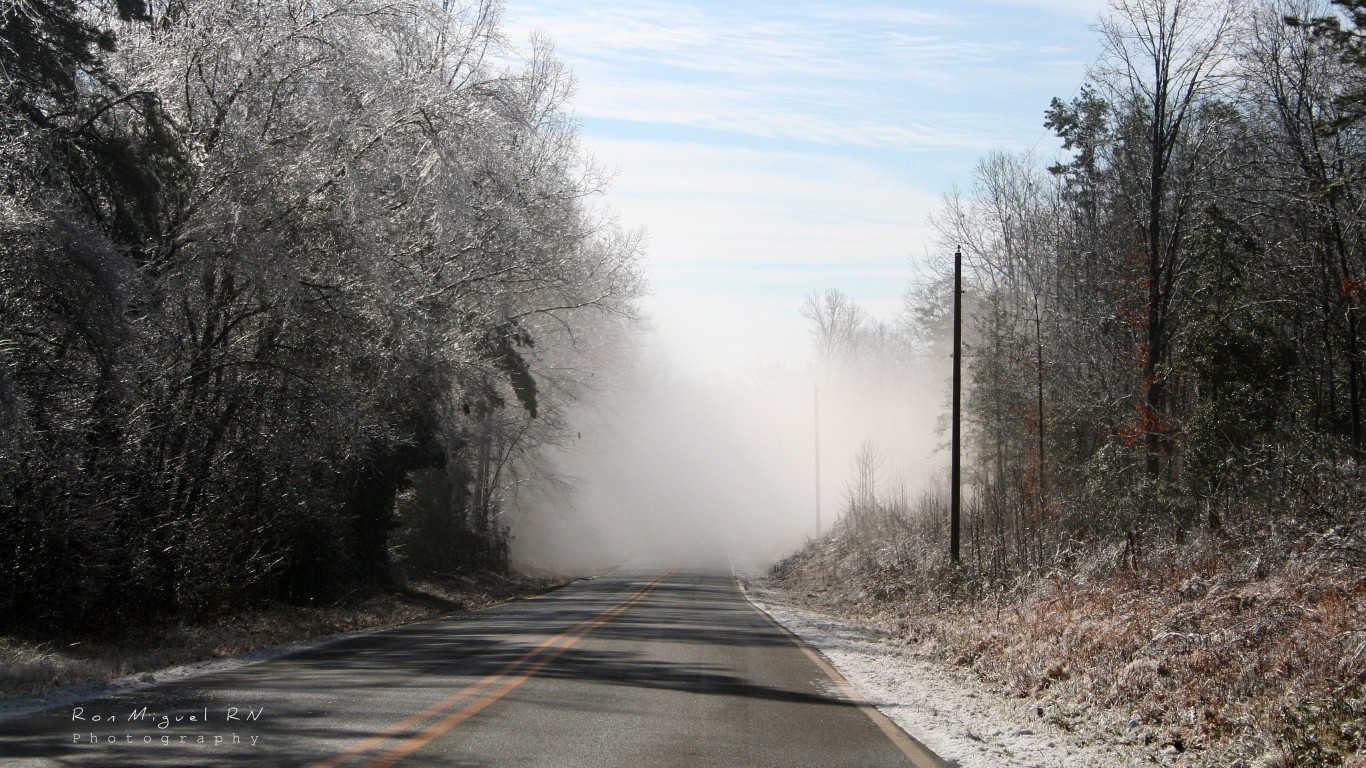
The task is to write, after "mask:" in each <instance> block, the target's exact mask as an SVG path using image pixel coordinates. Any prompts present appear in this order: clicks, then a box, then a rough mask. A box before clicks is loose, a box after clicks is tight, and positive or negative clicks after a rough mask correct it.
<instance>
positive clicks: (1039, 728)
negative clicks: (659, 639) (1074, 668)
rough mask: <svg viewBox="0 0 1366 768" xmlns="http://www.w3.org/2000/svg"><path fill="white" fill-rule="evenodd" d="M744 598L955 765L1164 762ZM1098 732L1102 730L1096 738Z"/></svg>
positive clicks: (852, 635) (758, 594)
mask: <svg viewBox="0 0 1366 768" xmlns="http://www.w3.org/2000/svg"><path fill="white" fill-rule="evenodd" d="M744 590H745V594H746V597H748V598H749V600H750V602H752V603H754V604H755V605H756V606H758V607H759V608H761V609H763V610H764V611H765V612H767V613H768V615H770V616H772V617H773V618H774V620H776V621H778V622H779V623H780V624H782V625H783V626H785V627H787V628H788V629H789V630H791V631H792V632H793V633H794V634H796V635H797V636H799V637H801V638H802V639H803V640H805V641H806V642H807V644H809V645H811V646H812V647H814V648H816V649H817V650H819V651H820V652H821V653H822V654H824V655H825V657H826V658H828V659H829V660H830V662H831V663H832V664H834V666H835V668H836V669H838V670H839V671H840V672H841V673H842V674H843V675H844V676H845V678H847V679H848V680H849V682H850V683H852V684H853V685H854V687H855V688H857V689H858V691H859V693H860V694H861V695H862V696H863V698H864V700H866V701H868V702H869V703H871V704H873V705H875V706H876V707H877V708H878V709H879V710H881V711H882V712H883V713H884V714H886V715H887V716H888V717H890V718H891V719H892V720H894V721H896V723H897V724H898V725H900V726H901V727H902V728H903V729H905V731H906V732H907V733H909V734H910V735H911V736H913V737H915V738H916V739H918V740H919V741H920V742H921V743H923V744H924V745H925V746H927V747H929V748H930V749H931V750H933V751H934V752H935V753H936V754H938V755H939V756H940V757H943V758H944V759H946V760H948V761H949V762H950V763H951V764H956V765H958V766H961V768H1074V767H1075V766H1079V765H1084V766H1087V768H1129V767H1130V766H1138V765H1145V766H1146V765H1152V764H1153V763H1154V762H1157V763H1161V762H1164V761H1163V760H1162V759H1161V755H1159V754H1155V753H1154V751H1153V750H1151V749H1143V748H1140V747H1136V746H1130V745H1121V744H1105V743H1101V744H1097V742H1096V737H1095V736H1093V737H1091V738H1090V739H1084V737H1079V736H1078V735H1077V734H1073V733H1068V732H1066V731H1063V730H1061V729H1059V728H1057V727H1056V726H1053V725H1051V724H1050V723H1047V722H1045V721H1044V720H1043V719H1042V718H1040V717H1039V715H1038V712H1037V711H1036V710H1035V708H1034V705H1032V704H1031V703H1030V702H1028V701H1023V700H1017V699H1010V698H1007V697H1004V696H1002V695H1000V694H998V693H994V692H992V691H989V690H986V689H985V688H984V687H982V686H980V685H977V684H975V683H974V682H973V681H972V680H970V679H967V678H965V677H963V676H959V675H954V674H952V673H951V672H950V671H948V670H946V669H945V668H944V667H943V665H942V664H937V663H934V662H930V661H927V660H924V659H917V658H915V657H914V656H911V655H909V654H907V653H906V652H905V651H904V650H902V649H901V648H900V647H899V646H897V645H894V644H892V643H890V642H888V641H887V640H886V639H883V638H880V637H879V636H878V633H876V632H874V631H872V630H869V629H866V628H864V627H860V626H858V625H856V624H852V623H849V622H845V621H841V620H839V619H834V618H831V617H829V616H822V615H820V614H816V613H811V612H809V611H805V610H802V609H800V608H796V607H794V606H792V605H790V604H788V603H787V602H785V601H784V600H782V598H781V597H779V596H778V595H775V594H773V593H772V592H768V591H766V590H763V589H760V588H756V587H754V586H753V585H744ZM1102 738H1103V737H1102Z"/></svg>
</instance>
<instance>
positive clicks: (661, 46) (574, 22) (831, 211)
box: [507, 0, 1106, 370]
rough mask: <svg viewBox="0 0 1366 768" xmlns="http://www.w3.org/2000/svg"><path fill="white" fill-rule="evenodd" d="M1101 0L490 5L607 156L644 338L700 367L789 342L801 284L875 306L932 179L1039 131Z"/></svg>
mask: <svg viewBox="0 0 1366 768" xmlns="http://www.w3.org/2000/svg"><path fill="white" fill-rule="evenodd" d="M1105 3H1106V0H917V2H916V3H914V4H909V3H902V2H897V1H896V0H842V1H841V2H817V1H816V0H747V1H746V2H744V3H734V2H728V1H727V0H507V14H508V18H509V20H510V22H511V24H512V27H511V28H510V29H509V30H508V31H509V32H510V33H511V34H512V35H513V36H514V37H515V38H516V37H521V38H525V37H526V36H527V35H529V34H531V32H532V31H533V30H540V31H543V32H545V33H546V34H547V35H548V36H549V37H550V38H551V39H552V40H554V41H555V43H556V47H557V49H558V51H559V52H560V54H561V56H562V57H563V58H564V59H565V60H566V61H567V63H568V64H569V65H570V67H571V68H572V69H573V70H574V72H575V74H576V75H577V77H578V82H579V89H578V92H577V95H576V98H575V100H574V108H575V110H576V111H577V112H578V113H579V115H580V116H581V117H582V118H583V124H584V140H585V145H586V146H587V147H589V148H590V149H591V150H592V151H593V152H594V153H595V154H596V155H597V157H598V158H599V159H600V160H601V161H603V162H604V163H606V164H607V165H609V166H611V167H614V168H616V169H618V170H619V175H618V177H617V184H616V188H615V189H614V190H613V191H612V192H611V193H610V194H609V196H608V197H607V200H608V201H609V202H610V204H611V206H612V207H614V208H615V209H616V210H617V212H618V213H619V214H620V217H621V218H622V219H623V220H625V221H626V222H628V223H630V224H632V225H644V226H646V227H647V228H648V230H649V233H650V243H651V245H650V261H651V264H652V267H651V269H652V272H653V275H652V281H653V283H654V286H655V289H656V292H655V295H654V296H653V297H652V298H651V299H650V300H649V304H648V306H647V309H648V310H649V311H651V312H653V314H654V315H655V318H656V324H657V331H658V336H659V338H661V339H663V340H665V342H666V343H667V344H668V345H669V346H670V347H671V348H672V349H673V350H674V351H675V353H676V354H678V355H679V356H680V360H681V361H682V365H683V366H684V367H687V368H690V369H696V370H713V369H715V368H716V367H717V365H718V361H720V362H722V363H724V364H725V365H732V364H738V362H739V361H742V360H744V359H747V358H752V357H753V356H755V355H759V354H762V355H772V356H774V357H776V358H778V359H786V360H788V361H789V362H797V361H799V360H800V359H802V357H803V356H804V355H803V351H804V350H805V348H806V346H807V343H806V341H807V340H806V333H805V326H804V323H803V321H802V319H801V317H800V315H799V314H798V308H799V307H800V306H801V302H802V299H803V297H804V296H805V295H807V294H808V293H810V292H811V291H812V290H817V289H824V288H831V287H835V288H840V289H841V290H844V291H846V292H847V293H849V294H850V295H851V296H853V297H854V298H855V299H857V300H858V301H860V302H861V303H863V304H864V305H865V306H868V307H869V308H870V309H873V310H874V311H876V312H877V313H879V314H880V315H882V316H884V317H890V315H891V314H892V313H894V312H895V308H896V307H897V306H898V305H899V302H900V297H901V294H902V291H903V290H904V289H905V287H906V285H907V283H908V281H909V280H910V279H911V273H912V272H913V271H914V270H915V269H916V267H915V262H916V261H917V258H918V257H923V256H924V255H926V253H927V252H928V250H929V248H930V247H931V245H932V243H933V236H932V234H931V232H930V229H929V227H928V225H927V223H926V218H927V215H928V214H929V213H930V212H931V211H932V210H934V209H936V208H938V207H939V205H940V199H941V195H942V193H943V192H944V191H945V190H947V189H948V188H949V187H950V186H951V185H953V184H955V183H961V182H964V181H966V180H967V179H969V178H970V174H971V168H972V165H973V163H974V162H975V161H976V159H977V158H978V157H980V156H981V155H982V154H984V153H985V152H986V151H988V150H990V149H995V148H1016V149H1028V148H1029V147H1030V146H1032V145H1034V144H1036V143H1037V142H1038V141H1040V140H1041V139H1042V137H1043V133H1042V131H1043V126H1042V122H1043V110H1044V109H1045V107H1046V106H1047V104H1048V99H1049V98H1051V97H1053V96H1064V97H1065V96H1067V95H1068V94H1069V93H1070V92H1072V91H1073V89H1074V88H1075V87H1076V85H1077V84H1078V83H1079V82H1080V81H1081V78H1082V77H1084V74H1085V69H1086V65H1087V63H1088V62H1089V61H1090V60H1091V58H1092V52H1093V51H1094V50H1095V45H1094V40H1093V35H1092V33H1091V32H1090V31H1089V30H1088V28H1087V27H1088V24H1090V22H1091V21H1092V20H1093V19H1094V18H1095V16H1096V14H1097V13H1098V12H1099V11H1100V10H1102V9H1103V8H1104V7H1105ZM908 5H914V7H910V8H908V7H906V6H908ZM760 350H762V352H760Z"/></svg>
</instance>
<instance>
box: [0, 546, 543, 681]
mask: <svg viewBox="0 0 1366 768" xmlns="http://www.w3.org/2000/svg"><path fill="white" fill-rule="evenodd" d="M562 583H563V582H561V581H556V580H551V579H538V578H530V577H525V576H520V575H508V576H502V575H498V574H493V573H479V574H453V575H445V576H438V577H432V578H428V579H423V580H418V581H412V582H409V583H408V584H406V585H403V586H399V587H395V588H392V589H389V590H386V591H384V592H380V593H377V594H374V595H369V596H365V597H357V596H353V597H351V598H349V599H345V600H342V601H340V602H338V603H336V604H333V605H311V606H297V605H289V604H285V603H272V604H270V605H266V606H263V607H260V608H257V609H254V610H250V611H246V612H243V613H238V614H232V615H223V616H218V617H215V618H211V619H204V620H200V621H195V622H186V621H181V622H176V623H169V624H162V625H156V626H146V627H140V628H136V629H126V630H121V631H119V632H118V633H117V634H85V635H73V636H68V637H56V638H55V637H35V636H32V635H25V634H22V633H20V634H16V635H13V636H0V697H11V696H21V695H26V694H35V693H40V692H42V691H45V690H49V689H52V688H61V687H65V686H70V685H78V684H87V683H106V682H110V681H113V680H117V679H119V678H123V677H128V676H132V675H137V674H139V673H147V672H150V671H154V670H161V669H166V668H168V667H173V666H177V665H182V664H189V663H193V662H197V661H204V660H208V659H217V658H226V657H230V656H237V655H240V654H244V653H251V652H253V651H258V650H262V649H265V648H271V647H276V646H282V645H289V644H293V643H299V642H304V641H308V640H313V639H317V638H321V637H327V636H329V635H335V634H342V633H346V632H356V631H360V630H365V629H373V628H377V627H388V626H395V625H399V624H408V623H412V622H415V621H423V620H426V619H431V618H436V617H438V616H443V615H446V614H449V613H452V612H454V611H459V610H473V609H477V608H483V607H487V606H490V605H494V604H497V603H501V602H506V601H508V600H512V599H516V598H519V597H525V596H527V595H534V594H539V593H542V592H546V591H548V590H550V589H553V588H555V587H556V586H559V585H560V584H562Z"/></svg>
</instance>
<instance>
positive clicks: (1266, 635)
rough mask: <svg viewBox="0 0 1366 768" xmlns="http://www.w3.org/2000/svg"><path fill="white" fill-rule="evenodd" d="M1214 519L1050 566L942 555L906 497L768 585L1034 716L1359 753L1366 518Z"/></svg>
mask: <svg viewBox="0 0 1366 768" xmlns="http://www.w3.org/2000/svg"><path fill="white" fill-rule="evenodd" d="M1359 520H1360V515H1359V514H1355V513H1351V514H1339V515H1333V516H1332V518H1331V519H1329V518H1326V517H1320V518H1319V522H1320V523H1321V524H1320V525H1318V526H1314V525H1303V524H1298V523H1297V524H1294V525H1290V524H1286V525H1278V526H1268V525H1248V526H1246V527H1245V528H1244V529H1242V530H1239V529H1234V528H1231V527H1229V526H1224V527H1222V528H1221V529H1220V530H1219V531H1218V532H1217V533H1214V532H1206V533H1202V534H1199V535H1195V536H1186V537H1181V541H1180V543H1176V541H1173V542H1172V543H1170V544H1166V545H1162V546H1155V545H1153V546H1148V547H1147V548H1146V549H1145V550H1144V551H1143V555H1142V557H1141V558H1135V557H1133V554H1132V549H1133V547H1132V543H1131V542H1130V541H1111V542H1105V541H1095V542H1092V543H1090V544H1085V545H1082V544H1073V545H1071V546H1070V547H1069V548H1068V555H1067V557H1065V558H1061V557H1060V558H1057V560H1058V561H1059V563H1058V564H1055V565H1052V566H1051V567H1046V568H1044V567H1039V568H1029V569H1019V570H1017V571H1016V572H1015V573H1013V574H1009V575H1004V574H1003V573H1002V571H1003V569H999V568H997V569H991V570H988V569H985V568H981V569H975V568H973V567H964V568H957V569H955V568H951V567H949V566H948V564H947V562H946V560H947V557H946V556H945V551H946V549H947V547H946V546H944V543H945V540H946V537H945V536H943V535H942V533H943V532H942V531H940V530H938V529H937V528H936V527H935V526H934V525H933V524H930V523H928V522H926V521H925V520H924V518H921V517H917V516H915V515H910V514H907V513H906V512H905V510H904V509H902V510H900V511H899V512H895V513H884V514H881V515H868V514H864V515H862V516H861V519H859V520H858V523H857V524H852V523H849V522H846V523H844V524H842V525H841V526H840V527H838V528H837V529H836V531H835V532H834V533H833V534H832V535H831V536H829V537H827V538H825V539H822V540H819V541H817V542H813V543H812V544H810V545H809V546H808V547H807V548H806V549H805V550H803V551H802V552H800V553H798V554H796V555H794V556H793V557H791V558H789V559H788V560H786V561H784V562H782V563H779V564H778V565H777V566H775V567H774V569H773V571H772V574H771V575H772V580H773V584H774V586H777V587H779V588H782V589H784V590H785V591H786V592H787V593H789V594H790V595H791V596H792V597H793V598H795V599H796V600H798V601H799V602H803V603H805V604H807V605H808V606H810V607H812V608H815V609H817V610H822V611H825V612H828V613H833V614H837V615H842V616H845V617H848V618H854V619H858V620H862V621H866V622H870V623H873V624H876V625H878V626H879V627H880V628H881V629H884V630H886V631H889V632H891V633H892V634H893V636H895V637H897V638H899V639H900V640H901V641H902V642H903V643H904V644H905V646H906V650H907V652H909V653H914V654H919V655H923V656H927V657H931V658H935V659H939V660H941V661H943V662H945V663H947V664H951V665H955V666H957V667H959V668H961V669H963V670H964V671H966V672H969V673H970V674H973V675H975V676H976V677H978V678H980V679H981V680H983V681H985V682H987V683H988V684H989V685H991V686H993V687H995V688H997V689H999V690H1001V691H1002V692H1003V693H1006V694H1008V695H1011V696H1015V697H1020V698H1025V699H1029V700H1031V701H1032V702H1034V703H1036V705H1037V711H1038V713H1039V715H1040V717H1043V718H1046V719H1048V720H1050V721H1052V722H1053V723H1054V724H1055V725H1057V726H1059V727H1061V728H1063V729H1067V730H1076V731H1082V732H1084V733H1086V734H1087V735H1089V736H1092V737H1094V738H1098V739H1106V740H1109V741H1112V742H1118V743H1131V744H1140V745H1146V746H1148V747H1150V748H1151V749H1152V754H1153V756H1154V758H1155V759H1156V760H1158V761H1159V762H1161V763H1164V764H1168V765H1174V766H1201V767H1204V766H1211V767H1212V766H1224V767H1227V766H1246V767H1248V768H1251V767H1252V766H1265V767H1266V768H1272V767H1273V766H1274V767H1275V768H1306V767H1308V766H1352V767H1355V768H1361V767H1362V766H1366V556H1363V553H1366V546H1364V545H1366V529H1363V526H1362V524H1361V523H1360V522H1357V521H1359Z"/></svg>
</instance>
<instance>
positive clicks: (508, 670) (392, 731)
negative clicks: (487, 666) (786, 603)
mask: <svg viewBox="0 0 1366 768" xmlns="http://www.w3.org/2000/svg"><path fill="white" fill-rule="evenodd" d="M673 573H674V569H670V570H669V572H668V573H666V574H664V575H663V576H660V577H659V578H657V579H655V580H654V581H652V582H650V583H649V584H646V585H645V586H644V587H641V588H640V589H639V590H638V591H636V592H635V594H633V595H631V596H630V597H628V598H626V599H625V600H623V601H621V602H620V603H617V604H616V605H614V606H612V607H610V608H606V609H604V610H603V611H601V612H599V613H598V614H597V615H595V616H592V617H590V618H587V619H584V620H583V621H581V622H579V623H578V624H575V625H574V626H572V627H570V628H569V629H567V630H565V631H564V632H561V633H560V634H558V635H555V636H554V637H551V638H548V639H547V640H545V641H544V642H542V643H541V644H540V645H537V646H536V647H535V648H532V649H531V650H529V651H527V652H526V653H524V654H522V655H521V656H520V657H518V658H517V659H515V660H514V661H511V662H509V663H508V664H507V665H506V666H504V667H503V668H502V669H500V670H498V671H497V672H494V673H493V674H491V675H488V676H487V677H484V678H483V679H481V680H479V681H478V682H476V683H472V684H470V685H468V686H466V687H464V688H462V689H460V690H459V691H456V692H455V693H453V694H451V695H450V696H447V697H446V698H444V699H442V700H441V701H438V702H437V703H435V704H433V705H431V706H430V707H427V708H426V709H424V710H422V711H421V712H418V713H417V714H415V715H413V716H411V717H409V718H407V719H405V720H402V721H401V722H397V723H394V724H393V725H391V726H389V727H388V728H385V729H384V730H383V731H380V732H379V733H377V734H375V735H374V736H371V737H369V738H367V739H364V740H362V741H358V742H356V743H355V744H352V745H351V746H349V747H347V748H346V749H344V750H342V751H341V752H338V753H337V754H335V755H333V756H331V757H329V758H327V759H326V760H322V761H320V762H317V763H314V764H313V766H312V768H335V766H338V765H341V764H342V763H344V762H347V761H349V760H351V759H352V758H354V757H356V756H357V755H361V754H364V753H366V752H368V751H370V750H371V749H372V748H374V747H375V746H377V745H379V744H383V743H384V742H386V741H390V740H393V739H402V740H401V741H399V742H398V743H397V744H396V745H394V746H393V747H390V748H389V749H388V751H385V752H383V753H381V754H379V755H378V756H376V757H374V758H373V759H371V760H370V761H369V762H366V763H364V768H387V766H391V765H393V764H394V763H396V762H398V761H399V760H402V759H403V758H404V757H406V756H408V755H410V754H412V753H413V752H416V751H417V750H419V749H421V748H422V747H424V746H426V745H427V744H429V743H430V742H431V741H432V740H433V739H436V738H438V737H439V736H441V735H442V734H444V733H446V732H447V731H449V730H451V729H452V728H454V727H456V726H457V725H460V724H461V723H463V722H465V721H466V720H468V719H470V718H471V717H474V716H475V715H476V714H478V713H479V712H480V711H482V710H483V709H484V708H485V707H487V706H488V705H490V704H492V703H493V702H495V701H497V700H499V699H501V698H503V697H504V696H506V695H507V694H508V693H509V692H511V691H512V689H514V688H516V687H517V686H519V685H521V684H522V683H524V682H526V680H527V678H529V677H531V676H532V675H534V674H536V673H537V672H538V671H539V670H540V669H541V668H542V667H544V666H545V665H547V664H549V663H550V662H552V661H554V660H555V659H556V657H558V656H559V655H560V654H562V653H564V652H565V651H567V650H569V649H570V648H573V647H574V646H575V645H576V644H577V643H578V642H579V641H580V640H582V639H583V638H584V637H585V636H587V635H588V633H589V632H592V631H593V630H595V629H597V628H598V627H601V626H602V625H603V624H606V623H607V622H609V621H611V620H612V619H615V618H616V617H618V616H620V615H621V614H623V613H625V612H626V611H627V610H629V609H630V608H631V606H633V605H635V604H636V603H639V602H640V601H642V600H644V599H645V598H646V596H648V595H649V594H650V593H651V592H652V591H654V589H655V587H657V586H659V585H660V583H662V582H663V581H664V580H665V579H667V578H669V577H670V576H672V575H673ZM481 691H483V693H482V695H479V696H477V697H476V698H474V699H472V700H469V701H467V699H469V698H470V697H471V696H474V695H475V694H478V693H480V692H481ZM443 715H444V716H443ZM434 717H440V719H439V720H437V721H436V722H434V723H432V724H430V725H428V726H427V727H425V728H423V729H421V730H419V731H417V732H415V733H409V732H410V731H411V730H412V729H413V728H414V727H415V726H417V725H419V724H420V723H424V722H426V721H428V720H430V719H432V718H434ZM404 734H407V735H404Z"/></svg>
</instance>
